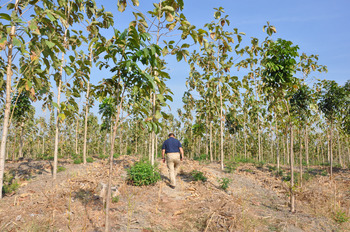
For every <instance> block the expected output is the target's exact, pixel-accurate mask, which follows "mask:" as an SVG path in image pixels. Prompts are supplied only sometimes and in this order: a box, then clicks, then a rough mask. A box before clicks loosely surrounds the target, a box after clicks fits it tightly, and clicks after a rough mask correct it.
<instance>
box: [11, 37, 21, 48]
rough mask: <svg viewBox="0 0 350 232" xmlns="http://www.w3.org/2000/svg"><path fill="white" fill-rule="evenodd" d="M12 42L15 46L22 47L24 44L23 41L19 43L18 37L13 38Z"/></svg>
mask: <svg viewBox="0 0 350 232" xmlns="http://www.w3.org/2000/svg"><path fill="white" fill-rule="evenodd" d="M12 41H13V45H14V46H21V44H22V43H21V41H19V39H17V38H16V37H13V38H12Z"/></svg>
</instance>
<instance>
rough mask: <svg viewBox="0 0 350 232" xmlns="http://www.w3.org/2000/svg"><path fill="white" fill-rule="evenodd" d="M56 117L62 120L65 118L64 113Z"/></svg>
mask: <svg viewBox="0 0 350 232" xmlns="http://www.w3.org/2000/svg"><path fill="white" fill-rule="evenodd" d="M58 117H60V118H61V119H62V120H64V119H65V118H66V115H65V114H64V113H60V114H58Z"/></svg>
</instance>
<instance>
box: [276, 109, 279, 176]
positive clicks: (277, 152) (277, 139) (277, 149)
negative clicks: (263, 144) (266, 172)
mask: <svg viewBox="0 0 350 232" xmlns="http://www.w3.org/2000/svg"><path fill="white" fill-rule="evenodd" d="M277 124H278V122H277V117H276V114H275V135H276V160H277V172H278V173H279V171H280V152H279V136H278V127H277Z"/></svg>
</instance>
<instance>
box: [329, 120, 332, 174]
mask: <svg viewBox="0 0 350 232" xmlns="http://www.w3.org/2000/svg"><path fill="white" fill-rule="evenodd" d="M329 154H330V159H331V160H330V161H331V162H330V163H331V168H330V171H331V173H330V178H331V179H332V178H333V122H331V128H330V133H329Z"/></svg>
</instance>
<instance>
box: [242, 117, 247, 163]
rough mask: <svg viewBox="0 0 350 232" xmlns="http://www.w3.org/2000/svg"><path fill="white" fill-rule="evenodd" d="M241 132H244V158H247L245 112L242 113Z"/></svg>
mask: <svg viewBox="0 0 350 232" xmlns="http://www.w3.org/2000/svg"><path fill="white" fill-rule="evenodd" d="M243 133H244V158H245V159H247V128H246V117H245V113H244V123H243Z"/></svg>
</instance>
